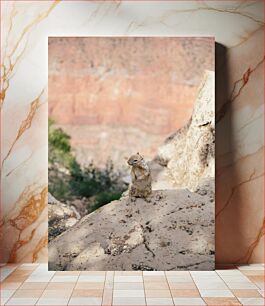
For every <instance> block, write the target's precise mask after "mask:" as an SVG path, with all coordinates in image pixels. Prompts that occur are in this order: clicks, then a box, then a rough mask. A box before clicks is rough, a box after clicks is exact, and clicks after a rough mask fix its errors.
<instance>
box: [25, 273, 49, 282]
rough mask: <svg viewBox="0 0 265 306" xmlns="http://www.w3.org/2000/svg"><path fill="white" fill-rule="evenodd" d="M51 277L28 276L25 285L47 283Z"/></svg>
mask: <svg viewBox="0 0 265 306" xmlns="http://www.w3.org/2000/svg"><path fill="white" fill-rule="evenodd" d="M52 277H53V276H52V275H43V276H40V275H30V276H29V277H28V278H27V279H26V282H27V283H47V282H49V281H50V280H51V279H52Z"/></svg>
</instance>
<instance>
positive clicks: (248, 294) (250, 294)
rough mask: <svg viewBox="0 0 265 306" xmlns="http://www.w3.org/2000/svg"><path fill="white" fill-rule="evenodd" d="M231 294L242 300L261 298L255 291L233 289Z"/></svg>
mask: <svg viewBox="0 0 265 306" xmlns="http://www.w3.org/2000/svg"><path fill="white" fill-rule="evenodd" d="M232 292H233V294H234V295H235V296H236V297H240V298H244V297H249V298H252V297H261V294H260V292H259V291H258V290H255V289H235V290H232Z"/></svg>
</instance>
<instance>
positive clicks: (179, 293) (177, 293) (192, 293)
mask: <svg viewBox="0 0 265 306" xmlns="http://www.w3.org/2000/svg"><path fill="white" fill-rule="evenodd" d="M171 294H172V296H173V297H174V298H177V297H179V298H185V297H200V293H199V291H198V290H197V289H174V290H171Z"/></svg>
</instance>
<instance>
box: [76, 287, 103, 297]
mask: <svg viewBox="0 0 265 306" xmlns="http://www.w3.org/2000/svg"><path fill="white" fill-rule="evenodd" d="M102 295H103V289H74V291H73V293H72V297H102Z"/></svg>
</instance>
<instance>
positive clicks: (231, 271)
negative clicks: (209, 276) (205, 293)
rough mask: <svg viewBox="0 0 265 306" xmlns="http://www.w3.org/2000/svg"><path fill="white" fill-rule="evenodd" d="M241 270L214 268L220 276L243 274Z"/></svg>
mask: <svg viewBox="0 0 265 306" xmlns="http://www.w3.org/2000/svg"><path fill="white" fill-rule="evenodd" d="M242 272H243V271H242ZM242 272H241V271H239V270H238V269H227V270H216V273H217V274H218V275H220V276H223V275H231V276H237V275H239V276H240V275H244V274H243V273H242Z"/></svg>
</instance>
